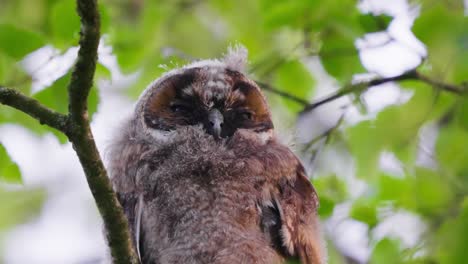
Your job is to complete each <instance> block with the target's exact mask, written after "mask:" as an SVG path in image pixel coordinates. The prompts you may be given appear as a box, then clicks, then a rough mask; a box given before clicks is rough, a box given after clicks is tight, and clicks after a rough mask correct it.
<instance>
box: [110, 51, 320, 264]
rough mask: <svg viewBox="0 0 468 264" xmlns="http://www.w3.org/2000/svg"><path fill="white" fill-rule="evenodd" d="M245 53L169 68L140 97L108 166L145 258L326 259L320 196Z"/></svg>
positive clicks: (311, 262) (162, 261)
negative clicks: (276, 123)
mask: <svg viewBox="0 0 468 264" xmlns="http://www.w3.org/2000/svg"><path fill="white" fill-rule="evenodd" d="M246 58H247V51H246V50H245V48H242V47H235V48H230V49H229V51H228V52H227V54H226V55H225V56H224V58H222V59H217V60H204V61H198V62H195V63H192V64H189V65H186V66H184V67H182V68H179V69H175V70H171V71H169V72H167V73H166V74H164V75H163V76H162V77H160V78H159V79H157V80H156V81H154V82H153V83H152V84H150V85H149V87H148V88H147V89H146V90H145V91H144V92H143V93H142V95H141V96H140V98H139V100H138V102H137V104H136V106H135V110H134V112H133V114H132V115H131V117H130V118H129V119H128V120H126V121H125V122H124V123H123V125H122V127H121V129H120V130H119V131H118V135H117V137H116V138H115V139H114V140H113V141H112V144H111V148H110V151H109V157H110V158H109V163H110V164H109V172H110V175H111V180H112V184H113V187H114V189H115V191H116V192H117V195H118V199H119V201H120V203H121V205H122V207H123V209H124V211H125V215H126V217H127V218H128V221H129V223H130V229H131V230H130V231H131V234H132V236H133V237H132V239H133V242H134V245H135V248H136V250H137V252H138V254H139V256H140V259H141V262H142V263H145V264H146V263H158V264H167V263H193V264H198V263H219V264H221V263H223V264H226V263H228V264H229V263H246V264H249V263H258V264H261V263H265V264H266V263H268V264H271V263H286V262H287V261H288V260H294V259H296V260H299V261H300V262H301V263H307V264H322V263H325V262H326V257H325V253H324V252H325V250H324V243H323V240H322V237H321V232H320V228H319V220H318V217H317V207H318V197H317V194H316V192H315V190H314V187H313V186H312V185H311V183H310V181H309V180H308V178H307V176H306V173H305V171H304V167H303V166H302V165H301V162H300V161H299V159H298V158H297V157H296V156H295V155H294V154H293V152H292V151H291V150H290V149H289V148H288V147H287V146H285V145H283V144H281V143H280V142H279V141H278V140H277V138H276V136H275V133H274V128H273V123H272V117H271V114H270V110H269V106H268V104H267V101H266V99H265V97H264V95H263V94H262V92H261V90H260V89H259V87H258V85H257V84H256V83H255V82H254V81H252V80H251V79H249V78H248V77H247V75H246V73H245V70H244V68H245V64H246V60H247V59H246Z"/></svg>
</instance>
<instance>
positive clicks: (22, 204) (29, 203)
mask: <svg viewBox="0 0 468 264" xmlns="http://www.w3.org/2000/svg"><path fill="white" fill-rule="evenodd" d="M0 200H1V201H7V202H2V203H0V232H1V231H4V230H7V229H8V228H11V227H13V226H15V225H17V224H21V223H24V222H25V221H27V220H29V219H31V218H32V217H34V216H35V215H37V214H38V213H39V211H40V210H41V208H42V204H43V202H44V200H45V192H44V191H43V190H42V189H32V190H25V191H5V190H2V189H0Z"/></svg>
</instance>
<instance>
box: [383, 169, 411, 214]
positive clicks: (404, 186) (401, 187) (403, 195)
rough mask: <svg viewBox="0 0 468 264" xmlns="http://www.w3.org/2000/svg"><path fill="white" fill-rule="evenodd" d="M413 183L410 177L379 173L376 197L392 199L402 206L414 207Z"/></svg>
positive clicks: (385, 199)
mask: <svg viewBox="0 0 468 264" xmlns="http://www.w3.org/2000/svg"><path fill="white" fill-rule="evenodd" d="M412 187H413V184H412V179H411V178H407V177H405V178H396V177H393V176H389V175H385V174H381V175H380V176H379V178H378V188H377V189H378V195H377V196H378V198H379V200H381V201H393V202H395V203H396V205H398V206H401V207H404V208H411V209H412V208H414V197H413V194H414V193H413V188H412Z"/></svg>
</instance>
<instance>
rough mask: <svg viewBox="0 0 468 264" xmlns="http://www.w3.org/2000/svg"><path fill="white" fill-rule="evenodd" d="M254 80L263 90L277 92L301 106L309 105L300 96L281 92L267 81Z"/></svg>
mask: <svg viewBox="0 0 468 264" xmlns="http://www.w3.org/2000/svg"><path fill="white" fill-rule="evenodd" d="M255 82H256V83H257V84H258V85H259V86H260V87H261V88H262V89H263V90H265V91H268V92H271V93H274V94H277V95H279V96H282V97H284V98H286V99H288V100H291V101H293V102H296V103H298V104H301V105H303V106H307V105H309V102H308V101H307V100H304V99H302V98H300V97H297V96H295V95H292V94H290V93H287V92H283V91H281V90H279V89H277V88H275V87H273V86H271V85H270V84H268V83H264V82H260V81H255Z"/></svg>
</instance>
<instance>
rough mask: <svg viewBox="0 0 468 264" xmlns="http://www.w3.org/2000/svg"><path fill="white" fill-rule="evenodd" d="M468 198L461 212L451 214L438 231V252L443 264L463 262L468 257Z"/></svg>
mask: <svg viewBox="0 0 468 264" xmlns="http://www.w3.org/2000/svg"><path fill="white" fill-rule="evenodd" d="M467 234H468V198H465V199H464V200H463V201H462V203H461V204H460V208H459V213H458V214H457V215H456V216H449V218H448V220H447V221H446V222H445V223H444V224H443V225H442V227H441V228H440V229H439V230H438V231H437V253H436V255H437V256H438V258H439V260H440V263H441V264H462V263H466V260H467V259H468V250H466V245H468V235H467Z"/></svg>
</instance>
